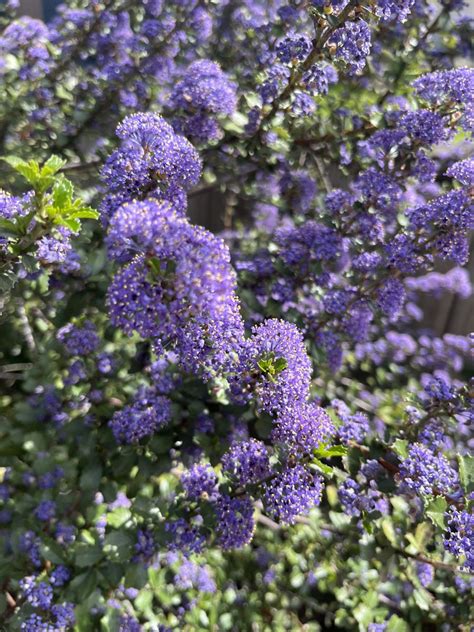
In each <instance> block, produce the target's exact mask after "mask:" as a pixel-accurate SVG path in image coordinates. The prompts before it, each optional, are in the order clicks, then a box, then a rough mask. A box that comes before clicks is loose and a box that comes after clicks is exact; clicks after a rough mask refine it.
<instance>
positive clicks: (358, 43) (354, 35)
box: [328, 20, 372, 74]
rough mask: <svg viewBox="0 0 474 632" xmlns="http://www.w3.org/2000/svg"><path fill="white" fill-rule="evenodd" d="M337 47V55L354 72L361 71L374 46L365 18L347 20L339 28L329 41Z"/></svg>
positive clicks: (330, 44)
mask: <svg viewBox="0 0 474 632" xmlns="http://www.w3.org/2000/svg"><path fill="white" fill-rule="evenodd" d="M328 45H329V46H334V47H335V49H336V52H335V57H336V59H337V60H339V61H342V62H343V63H344V64H346V65H347V66H348V68H349V71H350V72H351V73H353V74H355V73H358V72H361V71H362V70H363V69H364V67H365V64H366V59H367V56H368V55H369V53H370V49H371V46H372V41H371V32H370V27H369V25H368V24H367V22H365V21H364V20H357V21H355V22H347V23H346V24H345V25H344V26H341V27H340V28H338V29H337V30H336V31H335V32H334V33H333V35H332V36H331V38H330V39H329V42H328Z"/></svg>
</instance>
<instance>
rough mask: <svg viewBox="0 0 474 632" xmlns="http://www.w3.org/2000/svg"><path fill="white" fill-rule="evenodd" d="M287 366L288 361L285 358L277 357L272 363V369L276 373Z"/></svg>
mask: <svg viewBox="0 0 474 632" xmlns="http://www.w3.org/2000/svg"><path fill="white" fill-rule="evenodd" d="M287 366H288V362H287V360H286V359H285V358H277V359H276V360H275V362H274V363H273V369H274V371H275V373H276V374H277V375H278V373H281V372H282V371H284V370H285V369H286V368H287Z"/></svg>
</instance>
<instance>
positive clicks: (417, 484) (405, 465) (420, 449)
mask: <svg viewBox="0 0 474 632" xmlns="http://www.w3.org/2000/svg"><path fill="white" fill-rule="evenodd" d="M399 477H400V481H401V482H402V483H403V485H404V486H406V488H407V489H409V490H411V491H412V492H415V493H419V494H423V495H432V494H449V493H451V492H453V491H454V489H455V488H456V486H457V485H458V475H457V472H456V471H455V470H454V469H453V468H452V467H451V465H450V463H449V461H448V460H447V458H446V457H445V456H444V455H443V454H435V453H434V452H432V451H431V450H430V449H429V448H428V447H426V446H424V445H422V444H421V443H416V444H414V445H413V446H411V447H410V449H409V453H408V458H406V459H404V460H403V461H402V462H401V464H400V471H399Z"/></svg>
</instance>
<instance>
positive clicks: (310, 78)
mask: <svg viewBox="0 0 474 632" xmlns="http://www.w3.org/2000/svg"><path fill="white" fill-rule="evenodd" d="M337 79H338V74H337V70H336V69H335V68H334V66H332V65H331V64H327V63H318V64H314V65H313V66H311V68H309V70H307V71H306V72H305V74H304V75H303V78H302V81H301V82H302V84H303V86H304V87H305V88H306V90H308V91H309V92H310V93H311V94H327V92H328V90H329V86H330V84H332V83H336V82H337Z"/></svg>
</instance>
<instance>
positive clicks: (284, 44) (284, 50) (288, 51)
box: [276, 34, 311, 64]
mask: <svg viewBox="0 0 474 632" xmlns="http://www.w3.org/2000/svg"><path fill="white" fill-rule="evenodd" d="M310 50H311V39H310V38H309V37H308V36H307V35H304V34H301V35H288V36H287V37H285V38H284V39H282V40H281V41H280V42H279V43H278V44H277V47H276V54H277V57H278V58H279V59H280V61H282V62H283V63H284V64H289V63H291V62H292V61H303V60H304V59H305V58H306V57H307V56H308V54H309V52H310Z"/></svg>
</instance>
